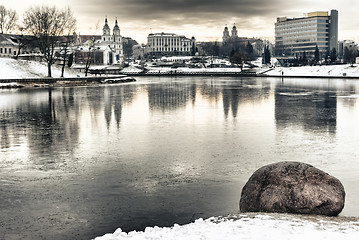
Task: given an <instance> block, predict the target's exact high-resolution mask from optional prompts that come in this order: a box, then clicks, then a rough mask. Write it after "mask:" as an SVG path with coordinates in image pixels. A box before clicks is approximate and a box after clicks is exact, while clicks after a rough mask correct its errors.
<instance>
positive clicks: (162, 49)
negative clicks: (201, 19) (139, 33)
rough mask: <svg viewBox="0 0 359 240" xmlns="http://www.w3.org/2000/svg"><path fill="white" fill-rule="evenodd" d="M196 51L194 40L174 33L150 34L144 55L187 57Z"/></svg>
mask: <svg viewBox="0 0 359 240" xmlns="http://www.w3.org/2000/svg"><path fill="white" fill-rule="evenodd" d="M195 51H196V39H195V38H194V37H192V38H186V37H185V36H182V35H177V34H174V33H163V32H162V33H155V34H153V33H151V34H149V35H148V37H147V49H146V54H147V55H150V56H155V57H159V56H189V55H194V53H195Z"/></svg>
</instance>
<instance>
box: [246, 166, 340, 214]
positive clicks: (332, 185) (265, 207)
mask: <svg viewBox="0 0 359 240" xmlns="http://www.w3.org/2000/svg"><path fill="white" fill-rule="evenodd" d="M344 201H345V191H344V187H343V185H342V184H341V182H340V181H339V180H338V179H336V178H335V177H333V176H330V175H329V174H327V173H325V172H323V171H321V170H319V169H317V168H315V167H313V166H311V165H309V164H305V163H299V162H280V163H275V164H270V165H267V166H264V167H261V168H260V169H258V170H257V171H256V172H254V173H253V175H252V176H251V177H250V178H249V180H248V182H247V183H246V184H245V186H244V187H243V189H242V194H241V199H240V210H241V212H278V213H300V214H320V215H326V216H337V215H338V214H339V213H340V212H341V211H342V209H343V208H344Z"/></svg>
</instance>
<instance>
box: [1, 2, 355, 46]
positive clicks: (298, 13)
mask: <svg viewBox="0 0 359 240" xmlns="http://www.w3.org/2000/svg"><path fill="white" fill-rule="evenodd" d="M0 5H4V6H5V7H6V8H12V9H15V10H16V11H17V12H18V14H19V16H20V19H21V18H22V13H23V12H24V11H25V10H26V9H27V8H29V7H31V6H38V5H48V6H53V5H56V6H58V7H61V8H62V7H66V6H70V7H71V8H72V10H73V12H74V14H75V16H76V18H77V21H78V25H77V32H80V33H81V34H101V33H102V27H103V24H104V19H105V17H106V16H107V17H108V20H109V25H110V27H111V28H113V26H114V21H115V19H116V17H117V19H118V22H119V26H120V29H121V35H122V36H126V37H132V38H133V39H135V40H137V41H138V42H139V43H146V41H147V40H146V39H147V35H148V34H149V33H151V31H152V32H153V33H156V32H172V33H177V34H184V35H186V36H187V37H192V36H194V37H196V39H197V41H215V40H218V41H221V39H222V33H223V28H224V27H225V26H226V24H227V25H228V27H229V28H231V27H232V26H233V24H234V23H235V24H236V26H237V29H238V35H239V36H243V37H263V38H266V39H269V40H273V39H274V23H275V22H276V18H277V17H281V16H287V17H302V16H303V14H304V13H308V12H313V11H330V10H331V9H337V10H338V11H339V39H340V40H343V39H352V40H356V41H359V31H358V29H359V17H357V14H358V13H357V12H358V9H359V1H358V0H340V1H339V0H315V1H313V0H61V1H54V0H25V1H24V0H0Z"/></svg>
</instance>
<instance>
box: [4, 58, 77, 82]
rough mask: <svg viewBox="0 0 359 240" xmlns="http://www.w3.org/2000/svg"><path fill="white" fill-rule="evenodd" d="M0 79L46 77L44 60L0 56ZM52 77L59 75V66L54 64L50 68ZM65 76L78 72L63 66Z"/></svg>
mask: <svg viewBox="0 0 359 240" xmlns="http://www.w3.org/2000/svg"><path fill="white" fill-rule="evenodd" d="M0 70H1V71H0V79H21V78H43V77H47V65H46V63H45V62H37V61H27V60H15V59H11V58H0ZM51 70H52V76H53V77H60V76H61V66H58V65H56V64H54V65H53V66H52V68H51ZM64 75H65V77H76V76H77V75H79V72H78V71H76V70H73V69H69V68H65V73H64Z"/></svg>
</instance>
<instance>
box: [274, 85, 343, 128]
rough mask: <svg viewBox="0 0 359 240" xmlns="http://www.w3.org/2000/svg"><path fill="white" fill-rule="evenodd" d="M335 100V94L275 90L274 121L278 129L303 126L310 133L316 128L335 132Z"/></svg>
mask: <svg viewBox="0 0 359 240" xmlns="http://www.w3.org/2000/svg"><path fill="white" fill-rule="evenodd" d="M336 117H337V98H336V93H335V92H318V91H310V90H301V91H298V90H294V91H293V89H281V88H277V89H276V91H275V119H276V123H277V126H278V128H286V127H288V125H290V126H303V127H304V129H305V130H307V131H312V130H318V128H324V129H327V131H329V132H330V133H335V131H336Z"/></svg>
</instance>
